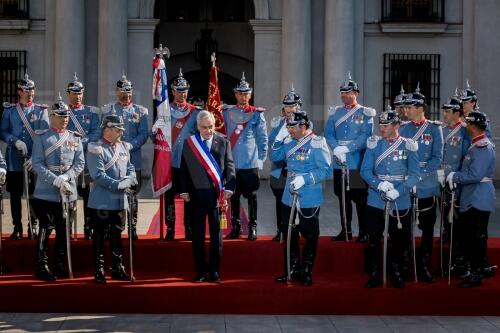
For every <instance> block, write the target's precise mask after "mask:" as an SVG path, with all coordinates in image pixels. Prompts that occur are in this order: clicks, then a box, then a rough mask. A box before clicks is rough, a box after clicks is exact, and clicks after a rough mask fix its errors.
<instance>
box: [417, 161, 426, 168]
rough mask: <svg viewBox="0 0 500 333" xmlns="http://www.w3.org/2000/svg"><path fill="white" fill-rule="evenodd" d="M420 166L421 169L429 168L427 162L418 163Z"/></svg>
mask: <svg viewBox="0 0 500 333" xmlns="http://www.w3.org/2000/svg"><path fill="white" fill-rule="evenodd" d="M418 165H419V166H420V167H421V168H425V167H426V166H427V162H418Z"/></svg>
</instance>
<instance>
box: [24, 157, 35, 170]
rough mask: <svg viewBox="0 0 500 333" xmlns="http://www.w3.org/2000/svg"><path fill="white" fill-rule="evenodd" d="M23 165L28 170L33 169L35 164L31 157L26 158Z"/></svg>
mask: <svg viewBox="0 0 500 333" xmlns="http://www.w3.org/2000/svg"><path fill="white" fill-rule="evenodd" d="M23 167H24V168H25V169H26V170H28V171H31V170H33V164H32V163H31V158H30V159H28V160H26V162H24V164H23Z"/></svg>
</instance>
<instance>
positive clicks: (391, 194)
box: [385, 189, 399, 201]
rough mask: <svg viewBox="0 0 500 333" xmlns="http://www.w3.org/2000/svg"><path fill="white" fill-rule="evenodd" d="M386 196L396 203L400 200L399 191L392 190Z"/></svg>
mask: <svg viewBox="0 0 500 333" xmlns="http://www.w3.org/2000/svg"><path fill="white" fill-rule="evenodd" d="M385 196H386V197H387V199H389V200H391V201H394V200H396V199H397V198H399V192H398V190H395V189H392V190H389V191H387V192H386V193H385Z"/></svg>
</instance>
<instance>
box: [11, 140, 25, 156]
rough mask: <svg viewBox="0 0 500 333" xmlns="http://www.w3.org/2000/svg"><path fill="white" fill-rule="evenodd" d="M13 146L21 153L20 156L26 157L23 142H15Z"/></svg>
mask: <svg viewBox="0 0 500 333" xmlns="http://www.w3.org/2000/svg"><path fill="white" fill-rule="evenodd" d="M14 145H15V146H16V148H17V150H19V151H20V152H21V155H23V156H26V155H28V147H26V144H25V143H24V142H23V141H21V140H17V141H16V142H15V143H14Z"/></svg>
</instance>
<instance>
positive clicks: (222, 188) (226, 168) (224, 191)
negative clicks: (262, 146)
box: [179, 110, 235, 282]
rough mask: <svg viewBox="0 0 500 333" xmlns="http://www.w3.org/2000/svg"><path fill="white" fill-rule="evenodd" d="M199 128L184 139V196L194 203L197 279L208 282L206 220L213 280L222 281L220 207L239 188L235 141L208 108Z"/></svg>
mask: <svg viewBox="0 0 500 333" xmlns="http://www.w3.org/2000/svg"><path fill="white" fill-rule="evenodd" d="M196 123H197V128H198V132H197V133H196V134H194V135H192V136H190V137H188V138H186V141H185V142H184V146H183V149H182V160H181V168H180V170H181V179H180V181H179V190H180V193H181V194H180V196H181V198H182V199H183V200H184V201H185V202H191V207H193V216H192V228H193V243H192V244H193V257H194V264H195V269H196V276H195V279H194V282H205V280H206V268H207V265H206V263H205V220H206V217H207V216H208V227H209V230H210V264H209V272H210V281H212V282H220V275H219V270H220V255H221V250H222V237H221V228H220V222H219V208H220V207H221V206H222V207H223V208H225V206H226V205H227V200H229V198H230V197H231V195H232V194H233V192H234V188H235V170H234V163H233V156H232V153H231V145H230V144H229V142H228V141H227V140H226V139H225V138H224V137H223V136H221V135H220V134H218V133H216V132H215V118H214V116H213V114H212V113H210V112H208V111H205V110H203V111H201V112H199V113H198V115H197V117H196Z"/></svg>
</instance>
